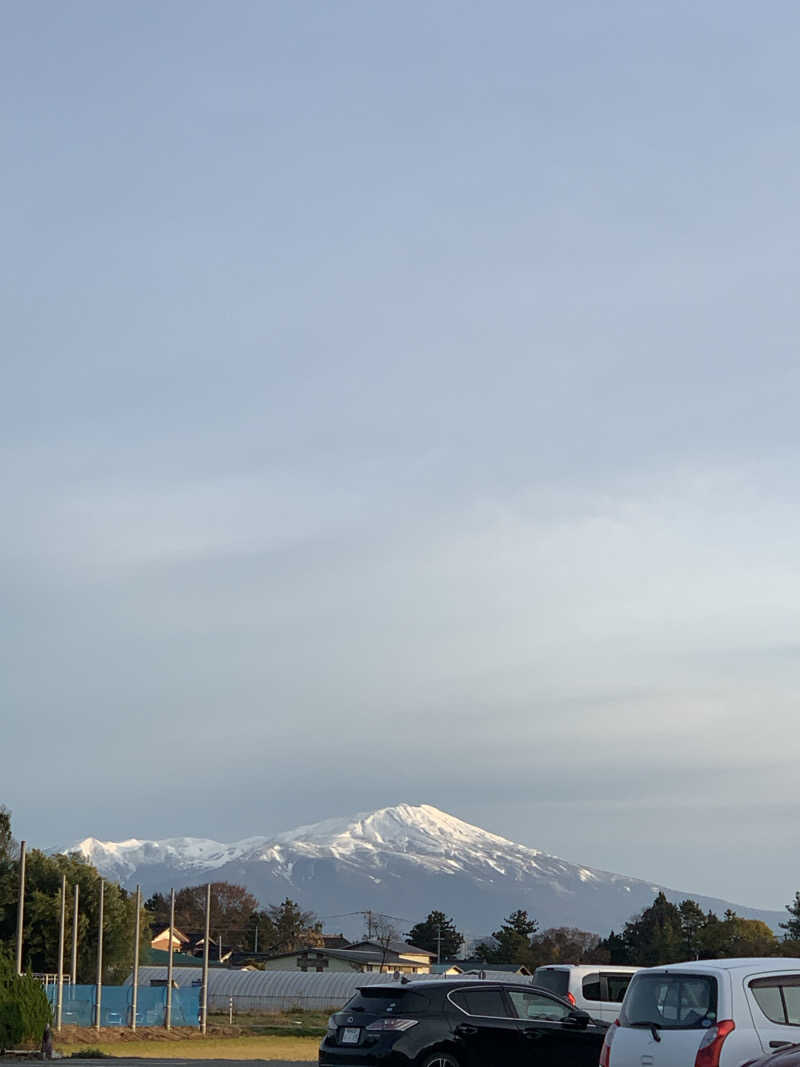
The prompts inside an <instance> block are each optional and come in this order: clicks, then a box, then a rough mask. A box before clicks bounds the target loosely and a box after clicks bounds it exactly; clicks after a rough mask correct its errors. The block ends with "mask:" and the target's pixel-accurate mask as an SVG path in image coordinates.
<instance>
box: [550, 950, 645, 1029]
mask: <svg viewBox="0 0 800 1067" xmlns="http://www.w3.org/2000/svg"><path fill="white" fill-rule="evenodd" d="M638 970H640V968H639V967H615V966H612V965H611V964H600V963H593V964H574V963H552V964H548V965H547V966H545V967H537V968H536V970H535V971H534V972H533V979H532V981H533V984H534V985H535V986H539V987H540V989H549V990H550V992H551V993H555V994H556V996H559V997H563V998H564V999H565V1000H568V1001H569V1002H570V1004H573V1005H574V1006H575V1007H576V1008H580V1009H581V1010H582V1011H588V1012H589V1014H590V1015H591V1016H592V1018H594V1019H602V1021H603V1022H607V1023H611V1022H613V1021H614V1019H616V1017H617V1016H618V1015H619V1009H620V1008H621V1007H622V998H623V997H624V996H625V990H626V989H627V988H628V983H629V982H630V980H631V978H632V977H633V976H634V975H635V974H636V972H637V971H638Z"/></svg>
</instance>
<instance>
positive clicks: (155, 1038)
mask: <svg viewBox="0 0 800 1067" xmlns="http://www.w3.org/2000/svg"><path fill="white" fill-rule="evenodd" d="M318 1014H319V1017H318ZM326 1020H327V1015H326V1014H324V1013H311V1012H299V1013H297V1012H286V1013H284V1014H283V1015H268V1016H264V1017H263V1018H253V1019H251V1020H250V1021H249V1022H250V1024H249V1025H247V1026H229V1025H228V1024H227V1020H226V1022H225V1024H224V1025H222V1024H219V1023H217V1024H216V1025H215V1024H213V1023H211V1022H210V1023H209V1031H208V1034H207V1035H206V1036H205V1037H203V1035H202V1034H201V1033H200V1031H199V1030H190V1029H176V1030H170V1031H166V1030H165V1029H164V1028H163V1027H160V1026H145V1027H139V1028H138V1029H137V1030H136V1032H134V1031H132V1030H129V1029H128V1028H127V1027H107V1028H105V1029H103V1030H100V1031H97V1030H95V1029H93V1028H92V1027H77V1026H65V1027H64V1029H63V1031H62V1032H61V1033H60V1034H58V1033H55V1034H53V1046H54V1048H55V1049H56V1051H57V1052H60V1053H61V1054H62V1055H63V1056H71V1055H72V1054H73V1053H80V1052H81V1051H83V1050H86V1049H93V1050H97V1051H99V1052H102V1053H104V1054H105V1055H107V1056H136V1057H138V1056H142V1057H144V1058H146V1059H164V1058H178V1059H192V1060H198V1059H201V1060H202V1059H216V1060H301V1061H302V1060H306V1061H308V1062H310V1063H316V1061H317V1049H318V1048H319V1042H320V1038H321V1036H322V1034H324V1032H325V1021H326Z"/></svg>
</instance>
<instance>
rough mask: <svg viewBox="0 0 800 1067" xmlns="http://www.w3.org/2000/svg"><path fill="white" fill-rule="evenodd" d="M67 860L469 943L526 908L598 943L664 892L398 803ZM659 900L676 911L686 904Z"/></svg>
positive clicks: (677, 895)
mask: <svg viewBox="0 0 800 1067" xmlns="http://www.w3.org/2000/svg"><path fill="white" fill-rule="evenodd" d="M70 851H79V852H81V853H82V854H83V855H84V856H85V857H86V859H87V860H89V861H90V862H91V863H93V864H94V865H95V866H96V867H97V868H98V870H99V871H100V873H101V874H102V875H103V876H104V877H106V878H114V879H117V880H119V881H121V882H122V883H123V884H124V885H126V886H127V887H132V886H133V885H135V884H137V883H139V884H142V887H143V889H144V890H145V892H153V891H155V890H158V891H159V892H163V891H165V890H167V889H169V888H170V887H172V886H174V887H175V888H180V887H181V886H186V885H196V884H198V883H199V882H201V881H211V880H214V881H230V882H235V883H237V884H240V885H245V886H246V887H247V888H248V889H249V890H250V892H252V893H253V894H254V895H255V896H256V897H257V898H258V899H259V900H261V901H262V903H271V902H274V901H275V900H277V899H282V898H283V897H285V896H286V895H287V894H288V895H290V896H291V898H292V899H293V900H296V901H297V902H298V903H299V904H300V906H301V907H303V908H309V909H311V910H313V911H315V912H316V913H317V914H319V915H326V914H327V915H328V917H329V918H334V917H336V918H342V921H344V919H345V918H346V917H347V916H348V915H350V916H352V915H354V914H360V912H359V913H355V912H354V908H360V909H364V908H372V909H375V910H381V911H383V912H385V913H387V914H391V915H398V914H402V915H404V916H405V917H406V918H407V919H408V920H409V921H414V920H415V917H416V918H419V917H421V916H423V915H425V914H426V913H427V912H428V911H430V909H431V908H434V907H435V908H440V909H442V910H444V911H445V912H446V913H448V914H452V915H453V916H454V918H455V920H456V921H457V922H459V923H461V924H463V929H465V930H469V929H470V927H471V928H472V930H473V931H477V932H480V931H484V930H486V929H491V928H492V926H491V924H492V923H497V921H498V920H499V918H500V917H501V916H502V915H504V914H507V913H509V912H511V911H513V910H515V909H517V908H526V909H528V910H529V912H530V914H531V915H532V916H534V917H535V918H536V919H537V920H538V922H539V923H540V925H541V926H542V928H546V927H547V926H578V927H580V928H581V929H585V930H594V931H595V932H597V933H600V934H605V933H607V932H608V930H609V929H612V928H617V927H619V926H620V925H621V924H622V923H624V922H625V921H626V920H627V919H629V918H630V917H631V916H632V915H633V914H635V913H636V912H637V911H639V910H641V909H642V908H644V907H647V906H648V905H649V904H650V903H652V899H653V896H654V895H655V894H656V893H657V892H658V891H659V890H660V889H661V888H665V887H661V886H657V885H654V884H653V883H651V882H643V881H641V880H639V879H636V878H626V877H625V876H623V875H619V874H612V873H610V872H608V871H602V870H598V869H596V868H590V867H579V866H577V865H576V864H572V863H569V862H567V861H566V860H562V859H559V858H558V857H556V856H552V855H548V854H547V853H545V852H540V851H538V850H537V849H533V848H528V847H526V846H525V845H520V844H516V843H514V842H513V841H509V840H508V839H507V838H505V837H500V836H499V835H497V834H493V833H490V832H489V831H488V830H483V829H481V828H480V827H479V826H473V825H472V824H471V823H468V822H464V820H463V819H459V818H457V817H456V816H455V815H450V814H448V813H447V812H445V811H442V810H441V809H439V808H437V807H435V806H434V805H432V804H409V803H400V804H395V805H392V806H389V807H385V808H378V809H376V810H375V811H367V812H361V813H359V814H357V815H352V816H349V817H337V818H330V819H325V820H323V821H322V822H317V823H313V824H311V825H308V826H300V827H297V829H295V830H289V831H287V832H285V833H281V834H277V835H275V836H272V837H269V838H267V837H250V838H246V839H244V840H242V841H235V842H232V843H231V844H221V843H220V842H218V841H211V840H208V839H206V838H196V837H171V838H166V839H163V840H161V841H145V840H140V839H138V838H129V839H128V840H126V841H117V842H114V841H99V840H97V839H96V838H92V837H87V838H85V839H84V840H83V841H81V842H80V844H79V845H75V846H73V848H72V849H71V850H70ZM665 892H666V894H667V898H668V899H670V900H673V901H676V902H677V901H680V900H683V899H685V898H686V897H687V896H690V895H691V894H689V893H686V892H684V891H680V892H678V891H673V890H670V889H666V888H665ZM696 899H697V901H698V903H699V904H700V905H701V907H703V909H704V910H708V909H709V908H710V909H711V910H713V911H716V912H718V913H721V912H722V911H724V910H725V909H726V908H727V907H729V906H731V905H730V904H728V902H725V901H720V900H716V899H714V898H708V897H696ZM736 911H737V912H738V913H739V914H740V915H743V916H745V917H752V918H760V919H765V920H766V921H767V922H770V923H771V924H775V923H776V922H777V921H778V919H779V918H780V916H776V915H775V914H774V913H769V912H762V911H757V910H755V909H750V908H743V907H741V906H736ZM352 921H353V922H355V920H352Z"/></svg>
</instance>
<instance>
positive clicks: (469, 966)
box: [458, 959, 533, 978]
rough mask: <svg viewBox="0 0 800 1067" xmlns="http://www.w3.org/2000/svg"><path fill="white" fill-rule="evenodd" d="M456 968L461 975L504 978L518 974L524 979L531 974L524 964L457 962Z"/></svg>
mask: <svg viewBox="0 0 800 1067" xmlns="http://www.w3.org/2000/svg"><path fill="white" fill-rule="evenodd" d="M458 966H459V967H460V968H461V971H462V973H463V974H484V973H491V974H493V975H494V974H501V973H502V974H504V975H506V976H508V975H512V974H518V975H520V976H521V977H524V978H530V977H531V975H532V974H533V972H532V971H530V970H528V968H527V967H526V966H525V964H524V963H486V961H485V960H476V959H471V960H459V961H458Z"/></svg>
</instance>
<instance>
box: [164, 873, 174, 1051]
mask: <svg viewBox="0 0 800 1067" xmlns="http://www.w3.org/2000/svg"><path fill="white" fill-rule="evenodd" d="M174 929H175V890H174V889H170V891H169V959H168V961H167V1017H166V1019H165V1021H164V1025H165V1026H166V1028H167V1030H171V1029H172V939H173V937H174V936H175V935H174V933H173V931H174Z"/></svg>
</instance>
